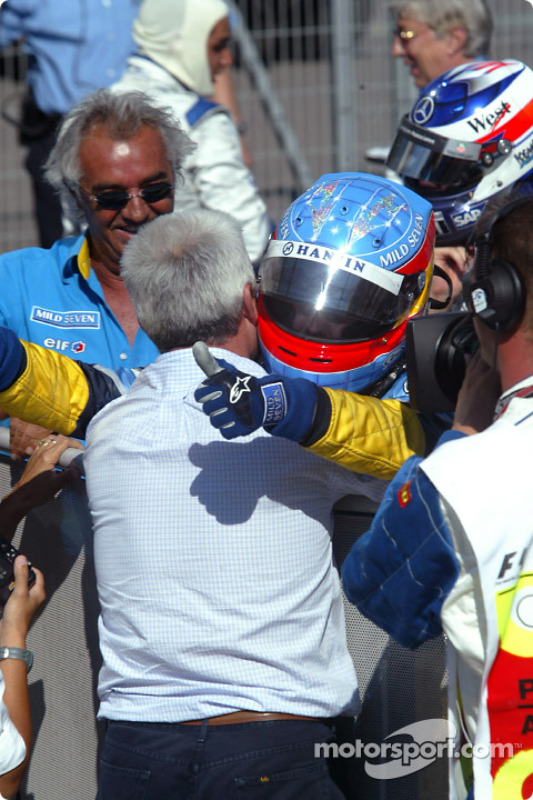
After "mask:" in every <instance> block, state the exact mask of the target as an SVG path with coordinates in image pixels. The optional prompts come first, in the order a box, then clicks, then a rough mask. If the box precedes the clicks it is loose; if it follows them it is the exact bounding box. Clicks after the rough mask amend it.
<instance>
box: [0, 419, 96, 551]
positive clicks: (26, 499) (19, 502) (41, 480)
mask: <svg viewBox="0 0 533 800" xmlns="http://www.w3.org/2000/svg"><path fill="white" fill-rule="evenodd" d="M40 442H41V444H39V443H38V444H37V447H36V448H35V450H34V451H33V453H32V455H31V456H30V458H29V459H28V463H27V464H26V467H25V469H24V472H23V473H22V475H21V477H20V479H19V481H18V482H17V483H16V484H15V486H14V488H13V489H12V490H11V491H10V492H9V493H8V494H6V495H5V497H3V498H2V500H1V502H0V521H1V525H2V533H3V535H4V536H6V537H7V538H11V537H12V536H13V534H14V533H15V530H16V527H17V525H18V523H19V522H20V520H21V519H22V517H24V516H25V515H26V514H27V513H28V511H30V510H31V509H32V508H34V507H35V506H40V505H42V504H43V503H47V502H48V500H51V499H52V497H54V495H55V494H57V492H59V490H60V489H62V488H63V487H64V486H66V484H67V483H69V482H70V481H72V480H74V479H75V478H78V477H80V474H81V472H80V470H79V468H78V467H77V466H76V465H75V464H73V465H72V466H70V467H67V468H66V469H63V470H61V471H57V470H56V469H55V466H56V464H57V462H58V461H59V458H60V456H61V455H62V454H63V453H64V452H65V450H66V449H67V448H69V447H72V448H75V449H76V450H83V445H82V443H81V442H80V441H78V439H70V438H69V437H68V436H62V435H61V434H54V435H53V436H47V437H45V438H44V439H41V440H40Z"/></svg>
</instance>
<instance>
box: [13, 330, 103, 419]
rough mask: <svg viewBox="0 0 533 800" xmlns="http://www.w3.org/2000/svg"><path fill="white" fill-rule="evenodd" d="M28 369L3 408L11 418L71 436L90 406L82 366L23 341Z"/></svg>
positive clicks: (18, 380)
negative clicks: (83, 413)
mask: <svg viewBox="0 0 533 800" xmlns="http://www.w3.org/2000/svg"><path fill="white" fill-rule="evenodd" d="M21 344H22V346H23V347H24V350H25V351H26V359H27V363H26V368H25V370H24V372H23V373H22V375H20V377H19V378H17V379H16V381H14V383H12V384H11V386H10V387H9V388H8V389H6V390H5V391H3V392H0V408H1V409H2V410H3V411H5V412H6V413H7V414H9V416H10V417H18V418H19V419H23V420H24V421H25V422H33V423H34V424H35V425H41V426H42V427H43V428H48V430H51V431H57V432H58V433H63V434H65V435H68V434H70V433H72V431H73V430H74V428H75V427H76V423H77V421H78V418H79V416H80V414H81V413H82V411H83V409H84V408H85V406H86V405H87V400H88V397H89V386H88V383H87V379H86V377H85V374H84V372H83V370H82V369H81V367H80V366H79V364H77V363H76V362H75V361H72V360H71V359H70V358H65V356H62V355H60V354H59V353H56V352H54V351H53V350H47V349H45V348H44V347H39V345H36V344H31V343H30V342H24V341H22V340H21Z"/></svg>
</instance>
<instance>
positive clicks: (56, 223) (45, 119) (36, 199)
mask: <svg viewBox="0 0 533 800" xmlns="http://www.w3.org/2000/svg"><path fill="white" fill-rule="evenodd" d="M61 119H62V117H61V115H60V114H45V113H44V112H43V111H41V109H40V108H39V107H38V106H37V104H36V102H35V100H34V98H33V94H32V91H31V89H30V87H28V88H27V90H26V94H25V96H24V98H23V101H22V106H21V111H20V120H19V121H18V123H15V124H17V126H18V129H19V141H20V144H22V145H23V146H24V147H26V148H27V154H26V161H25V166H26V169H27V170H28V173H29V175H30V178H31V183H32V191H33V203H34V211H35V220H36V222H37V228H38V231H39V244H40V245H41V247H50V246H51V245H52V244H53V243H54V242H55V241H57V240H58V239H61V237H62V235H63V224H62V221H61V216H62V213H61V202H60V200H59V196H58V194H57V193H56V191H55V189H52V187H51V186H50V184H49V183H48V181H47V180H46V179H45V177H44V165H45V164H46V161H47V159H48V156H49V155H50V153H51V151H52V148H53V146H54V144H55V142H56V137H57V131H58V128H59V126H60V124H61Z"/></svg>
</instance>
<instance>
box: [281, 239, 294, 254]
mask: <svg viewBox="0 0 533 800" xmlns="http://www.w3.org/2000/svg"><path fill="white" fill-rule="evenodd" d="M293 250H294V244H293V243H292V242H287V243H286V244H284V245H283V255H284V256H290V254H291V253H292V251H293Z"/></svg>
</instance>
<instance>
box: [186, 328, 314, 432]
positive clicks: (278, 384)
mask: <svg viewBox="0 0 533 800" xmlns="http://www.w3.org/2000/svg"><path fill="white" fill-rule="evenodd" d="M193 354H194V357H195V359H196V362H197V364H198V365H199V366H200V367H201V368H202V370H203V371H204V372H205V374H206V375H207V379H206V380H205V381H203V383H201V384H200V386H199V387H198V389H196V391H195V393H194V396H195V398H196V400H197V401H198V402H199V403H202V405H203V410H204V411H205V413H206V414H207V415H208V416H209V419H210V421H211V424H212V425H213V426H214V427H215V428H218V430H220V433H221V434H222V436H223V437H224V438H225V439H235V438H237V437H238V436H247V435H248V434H249V433H253V431H256V430H258V429H259V428H260V427H263V428H264V429H265V430H267V431H268V432H270V433H272V434H274V435H275V436H284V437H285V438H286V439H292V440H293V441H295V442H300V441H302V440H303V439H304V438H305V436H306V434H307V433H308V431H309V429H310V427H311V425H312V422H313V417H314V413H315V405H316V391H317V387H316V386H315V384H313V383H312V382H311V381H306V380H304V379H302V378H285V377H282V376H281V375H267V376H265V377H264V378H255V377H254V376H253V375H249V374H247V373H244V372H240V371H239V370H238V369H236V368H235V367H232V366H231V364H227V363H226V362H218V361H216V360H215V359H214V358H213V357H212V355H211V353H210V352H209V350H208V348H207V346H206V345H205V344H204V343H203V342H196V344H195V345H194V347H193Z"/></svg>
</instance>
